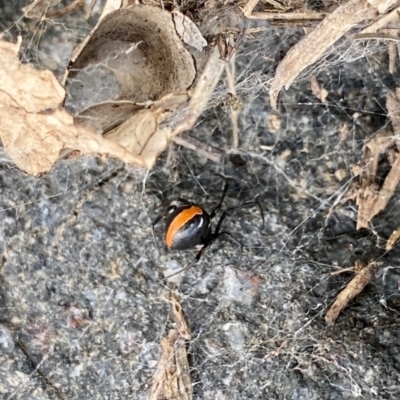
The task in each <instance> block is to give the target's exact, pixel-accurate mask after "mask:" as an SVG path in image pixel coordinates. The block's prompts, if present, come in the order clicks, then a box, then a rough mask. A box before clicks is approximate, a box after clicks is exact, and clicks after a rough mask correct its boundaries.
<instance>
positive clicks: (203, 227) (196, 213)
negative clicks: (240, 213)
mask: <svg viewBox="0 0 400 400" xmlns="http://www.w3.org/2000/svg"><path fill="white" fill-rule="evenodd" d="M219 176H221V178H223V179H224V180H225V187H224V191H223V192H222V196H221V199H220V201H219V203H218V204H217V206H216V207H215V208H214V210H213V211H212V213H211V214H208V213H207V211H206V210H205V209H204V208H203V207H201V206H199V205H198V204H195V203H192V202H190V201H188V200H185V199H182V198H180V197H179V198H178V199H177V200H174V201H171V202H170V203H169V206H168V207H167V208H166V209H165V210H164V211H162V212H161V213H160V214H159V215H158V216H157V218H156V219H155V220H154V221H153V222H152V224H151V228H152V229H153V230H154V227H155V226H156V225H157V224H158V223H159V222H160V220H161V219H162V218H164V217H166V223H165V244H166V245H167V247H168V248H169V249H171V250H187V249H191V248H193V247H196V246H197V245H201V246H202V247H201V249H200V251H199V252H198V253H197V256H196V262H197V261H199V260H200V257H201V256H202V254H203V253H204V251H205V249H206V248H207V247H209V246H211V244H213V243H214V242H215V241H216V240H217V239H218V238H219V237H220V236H221V235H227V236H229V237H231V238H232V239H233V240H234V241H235V242H237V243H238V244H239V245H240V247H241V248H242V247H243V246H242V244H241V243H240V242H239V241H238V240H237V239H235V238H234V237H233V236H232V235H231V233H230V232H227V231H223V230H221V228H222V224H223V222H224V221H225V218H226V217H227V216H229V215H231V214H232V213H233V212H234V211H237V210H240V209H242V208H247V207H253V206H258V207H259V208H260V212H261V218H262V221H263V224H264V212H263V209H262V207H261V204H260V202H259V201H250V202H248V203H244V204H241V205H240V206H237V207H232V208H228V209H227V210H226V211H224V212H223V213H222V215H221V217H220V219H219V221H218V223H217V226H216V228H215V230H214V231H213V230H212V228H211V220H212V219H213V218H214V217H215V215H216V214H217V212H218V211H219V209H220V208H221V206H222V203H223V201H224V199H225V196H226V193H227V192H228V188H229V184H228V181H227V180H226V178H225V177H223V176H222V175H219Z"/></svg>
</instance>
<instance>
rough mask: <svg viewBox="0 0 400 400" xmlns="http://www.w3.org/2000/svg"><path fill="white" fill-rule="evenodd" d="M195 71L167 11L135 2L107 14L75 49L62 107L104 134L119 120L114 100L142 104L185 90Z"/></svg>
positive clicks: (116, 124)
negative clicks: (76, 52) (83, 42)
mask: <svg viewBox="0 0 400 400" xmlns="http://www.w3.org/2000/svg"><path fill="white" fill-rule="evenodd" d="M187 23H188V22H187ZM185 26H186V25H185ZM195 76H196V69H195V66H194V61H193V58H192V56H191V55H190V53H189V52H188V51H187V50H186V49H185V47H184V44H183V42H182V40H181V39H180V38H179V36H178V35H177V33H176V30H175V25H174V22H173V20H172V16H171V14H170V13H169V12H167V11H165V10H162V9H161V8H159V7H152V6H148V5H134V6H131V7H129V8H126V9H120V10H116V11H113V12H111V13H109V14H108V15H106V16H105V17H104V18H103V19H102V20H101V22H100V24H99V25H98V26H97V27H96V29H95V30H94V31H92V32H91V34H90V40H89V41H88V42H87V43H86V45H85V47H84V48H80V53H79V55H78V56H77V58H76V60H75V61H74V62H73V63H72V65H70V69H69V74H68V92H69V94H68V98H67V100H66V106H67V107H68V108H69V109H71V111H73V112H74V114H75V116H76V118H77V122H79V123H80V122H82V120H83V119H84V120H85V126H86V127H90V128H94V129H99V127H101V129H102V130H103V131H102V133H105V132H108V131H109V130H110V129H112V128H114V127H116V126H118V125H119V124H120V123H121V122H123V121H121V118H122V113H121V108H120V107H118V103H119V102H122V103H126V102H131V103H132V104H139V103H140V104H146V103H147V102H149V101H150V103H151V101H156V100H158V99H160V98H161V97H163V96H165V95H167V94H170V93H176V92H184V91H186V90H187V89H188V88H189V87H190V86H191V85H192V83H193V81H194V79H195ZM111 102H112V103H113V108H110V107H109V104H110V103H111ZM139 108H143V107H139ZM81 113H82V114H83V115H81ZM88 114H90V118H88V117H87V116H88ZM131 115H132V114H130V115H125V117H126V119H127V118H128V117H129V116H131ZM105 116H107V118H106V117H105ZM99 119H101V123H99V122H98V121H99ZM91 124H92V125H91Z"/></svg>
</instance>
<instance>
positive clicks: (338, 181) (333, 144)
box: [0, 30, 400, 400]
mask: <svg viewBox="0 0 400 400" xmlns="http://www.w3.org/2000/svg"><path fill="white" fill-rule="evenodd" d="M285 35H286V36H284V35H283V34H282V35H281V36H280V37H279V36H278V35H277V32H276V30H274V31H271V42H269V43H268V45H269V46H273V45H275V46H278V45H282V46H283V47H282V48H283V49H284V48H286V47H285V46H287V47H289V46H290V41H295V40H296V38H297V37H298V35H299V32H297V31H290V30H287V31H285ZM284 38H286V39H287V40H284ZM282 43H283V44H282ZM265 46H266V44H262V45H261V44H260V41H255V42H250V41H249V42H247V43H246V44H245V46H244V47H243V50H242V53H240V54H239V55H238V58H237V60H238V74H239V75H240V74H242V79H243V80H245V78H246V77H250V78H249V79H256V78H257V77H268V75H269V74H270V73H271V72H270V71H271V68H273V66H274V65H275V64H276V60H278V59H279V57H280V54H279V52H278V51H277V50H276V49H275V50H274V51H273V54H274V56H273V57H272V56H271V57H272V58H270V59H269V61H268V60H265V58H263V59H262V58H261V57H262V56H265V55H266V47H265ZM270 48H271V47H270ZM283 51H284V50H283ZM270 53H271V54H272V51H270ZM274 57H275V58H274ZM261 65H262V67H261ZM386 71H387V60H386V55H385V53H383V52H382V54H380V53H377V54H373V55H372V56H370V57H367V58H362V59H360V60H359V61H356V62H353V63H351V64H350V63H349V64H344V65H340V66H338V67H335V68H332V69H329V70H328V71H325V72H323V73H321V74H319V75H318V82H319V83H320V84H321V85H323V86H324V88H325V89H326V90H327V91H328V97H327V100H326V103H325V104H322V103H320V102H319V100H318V99H317V98H316V97H315V96H314V95H313V94H312V92H311V87H310V83H309V81H308V80H305V81H302V82H301V83H299V84H297V85H295V86H294V87H293V88H291V89H290V90H289V91H288V92H286V93H284V94H283V96H282V98H281V108H280V110H279V112H278V113H273V112H272V111H271V108H270V106H269V102H268V96H267V94H266V93H264V92H263V91H253V92H252V91H250V90H243V93H242V101H243V103H244V106H243V110H242V113H241V116H240V133H241V136H240V150H239V151H235V152H233V151H232V152H231V153H230V154H227V155H226V157H225V158H224V159H223V161H222V162H221V163H220V164H218V165H217V164H215V163H213V162H211V161H208V160H206V159H204V158H202V157H199V156H197V155H196V154H195V153H193V152H191V151H188V150H185V149H180V148H177V147H171V148H170V149H169V151H168V152H167V153H166V154H164V155H163V157H161V158H160V160H159V162H158V163H157V166H156V168H155V169H154V170H153V171H150V172H148V173H147V172H146V171H138V170H135V169H133V168H130V167H126V166H124V165H123V164H121V163H119V162H116V161H112V160H111V161H100V160H96V159H94V158H90V157H85V158H82V159H80V160H77V161H63V162H60V163H59V164H58V165H57V167H56V168H55V169H54V170H53V171H52V172H51V173H49V174H48V175H46V176H43V177H40V178H33V177H29V176H25V175H23V174H22V173H20V172H19V171H17V170H15V169H14V168H13V167H12V165H10V163H7V162H4V163H3V164H2V167H1V170H0V191H1V210H2V215H3V218H2V221H3V222H2V224H1V225H0V235H1V241H0V253H1V264H0V310H1V311H0V348H1V351H0V398H1V399H24V400H28V399H29V400H33V399H128V398H130V399H135V400H136V399H137V400H140V399H146V398H148V393H149V390H150V388H151V385H152V377H153V374H154V371H155V368H156V366H157V362H158V359H159V356H160V342H161V339H162V337H163V336H165V335H166V333H167V331H168V329H169V328H170V326H171V318H170V304H169V303H168V298H169V293H170V291H171V290H172V289H171V288H172V286H171V284H167V283H166V281H165V279H164V273H165V271H166V270H167V271H171V270H174V269H177V268H182V267H184V266H186V265H188V264H189V263H191V262H192V261H193V258H194V256H195V254H196V253H195V251H186V252H169V253H166V252H165V251H164V249H163V245H162V234H163V226H162V224H161V225H160V226H159V227H157V229H156V241H157V243H158V247H157V246H156V243H155V241H154V239H153V236H152V234H151V227H150V224H151V220H152V219H153V218H154V217H155V216H156V215H157V213H158V211H159V207H160V204H161V203H162V202H163V201H165V200H167V199H174V198H176V197H178V196H179V197H184V198H187V199H190V200H193V201H195V202H197V203H199V204H202V205H204V207H205V208H206V209H207V210H211V209H212V207H213V206H214V205H215V204H216V203H217V202H218V198H219V195H220V194H221V190H222V184H223V182H221V180H220V178H218V177H217V176H215V174H216V173H221V174H224V175H225V176H227V177H229V182H230V191H229V193H228V196H227V198H226V201H225V204H224V208H226V207H230V206H234V205H238V204H240V203H241V202H245V201H250V200H254V199H255V198H256V197H257V198H258V200H259V201H260V202H261V203H262V205H263V208H264V210H265V225H264V226H262V221H261V218H260V214H259V211H258V210H257V208H250V209H244V210H241V211H240V212H238V213H237V214H235V215H234V216H233V217H232V218H231V219H229V221H228V222H227V224H226V229H227V230H229V231H230V232H231V233H232V234H233V235H234V236H235V237H236V238H238V239H239V240H240V241H241V242H243V244H244V245H245V248H244V250H243V253H242V256H241V257H240V249H239V248H238V246H237V244H235V242H233V241H229V240H226V241H222V240H221V241H217V242H216V243H215V245H213V246H212V247H211V248H210V249H209V250H207V251H206V253H205V254H204V257H203V258H202V260H201V261H200V262H199V263H198V265H196V266H195V267H193V268H191V269H189V270H187V271H185V272H184V274H183V278H182V279H180V280H179V281H178V282H177V284H176V287H175V288H174V289H175V290H176V291H177V292H178V293H180V295H181V302H182V308H183V311H184V313H185V314H186V317H187V320H188V324H189V327H190V330H191V334H192V340H191V341H190V343H189V354H190V360H189V361H190V365H191V367H192V371H191V377H192V382H193V385H194V386H193V390H194V399H195V400H199V399H205V400H208V399H210V400H211V399H212V400H214V399H218V400H223V399H230V400H236V399H237V400H239V399H240V400H244V399H292V400H300V399H304V400H308V399H355V398H364V399H398V398H399V396H400V378H399V368H400V345H399V343H400V337H399V333H398V332H399V329H398V323H399V301H400V297H399V295H398V291H399V282H400V281H399V279H400V276H399V270H398V266H397V260H398V259H399V250H398V249H397V248H395V249H394V250H393V251H392V252H390V253H387V254H386V253H385V240H387V239H388V238H389V236H390V234H391V233H392V231H393V230H394V229H396V228H397V227H398V226H399V225H400V214H399V212H398V211H397V210H398V209H399V204H398V202H399V199H400V198H399V193H398V191H397V192H396V193H395V196H394V197H393V198H392V199H391V201H390V203H389V205H388V207H387V208H386V210H385V211H384V212H383V213H381V214H379V215H378V216H377V217H376V218H375V219H374V220H373V221H372V222H373V223H372V225H373V228H372V229H368V230H367V229H364V230H360V231H356V230H355V227H356V219H357V208H356V206H355V204H354V202H352V201H348V202H346V203H344V204H338V203H339V200H340V196H341V195H342V194H343V193H344V191H345V190H346V188H347V187H348V186H349V185H350V184H351V182H352V174H351V167H352V165H354V164H357V163H359V162H360V159H361V154H362V152H361V150H362V146H363V144H364V140H365V139H366V138H369V137H371V136H372V135H374V134H375V133H376V131H377V130H378V129H380V128H381V127H383V126H385V124H387V123H388V120H387V111H386V109H385V102H386V90H387V89H388V88H391V87H394V86H395V84H396V79H397V77H396V76H393V75H389V74H388V73H387V72H386ZM230 129H231V128H230V117H229V113H228V112H226V111H225V109H224V108H223V107H215V108H213V109H211V110H210V111H208V112H207V113H206V114H205V115H203V116H202V118H201V120H200V121H199V123H198V125H197V126H196V128H195V129H194V130H193V131H192V132H191V135H193V136H196V137H197V138H199V139H202V140H204V141H206V142H207V143H208V144H211V145H213V146H217V147H221V148H223V149H225V150H229V149H230V144H231V136H230ZM3 158H4V157H2V159H3ZM338 171H339V172H338ZM386 173H387V170H385V167H384V164H383V167H382V168H381V170H380V174H381V176H382V177H384V176H385V174H386ZM371 259H379V261H380V262H382V267H381V269H380V272H379V273H378V275H377V277H376V278H375V279H374V280H373V281H372V282H371V284H370V285H368V286H367V288H366V289H365V290H364V291H363V292H362V293H361V294H360V295H359V296H357V298H356V299H355V300H354V301H353V302H352V303H351V304H350V306H349V307H348V308H346V309H345V310H344V311H343V312H342V314H341V315H340V317H339V319H338V321H337V323H336V324H335V325H334V326H333V327H330V328H328V327H327V326H326V324H325V320H324V316H325V313H326V311H327V308H328V307H329V305H330V304H331V302H332V301H333V300H334V298H335V297H336V295H337V294H338V292H339V291H340V290H341V289H342V288H343V286H344V285H345V284H346V283H347V282H348V281H349V279H350V278H351V277H352V276H353V273H352V272H346V273H342V274H337V275H331V274H332V273H333V272H337V271H338V270H340V269H341V268H347V267H351V266H353V265H354V263H355V262H356V261H357V260H360V261H362V262H365V263H367V262H369V261H370V260H371Z"/></svg>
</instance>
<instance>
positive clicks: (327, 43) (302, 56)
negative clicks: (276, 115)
mask: <svg viewBox="0 0 400 400" xmlns="http://www.w3.org/2000/svg"><path fill="white" fill-rule="evenodd" d="M394 3H395V0H370V1H367V0H350V1H348V2H346V3H344V4H342V5H341V6H339V7H338V8H337V9H336V10H335V11H333V12H332V13H331V14H329V15H328V16H327V17H326V18H325V19H324V20H323V21H322V22H321V23H320V24H319V25H318V26H317V27H316V28H315V29H314V30H313V31H311V32H310V33H309V34H308V35H307V36H305V37H304V38H303V39H302V40H300V41H299V42H298V43H297V44H296V45H295V46H293V47H292V48H291V49H290V50H289V52H288V53H287V54H286V56H285V57H284V59H283V60H282V61H281V62H280V64H279V65H278V68H277V70H276V73H275V77H274V78H273V80H272V82H271V90H270V102H271V105H272V108H273V109H274V110H276V109H277V101H278V95H279V92H280V90H281V89H282V88H285V90H287V89H288V88H289V87H290V85H291V84H292V83H293V81H294V80H295V79H296V78H297V77H298V76H299V75H300V74H301V73H302V72H303V71H304V70H305V69H306V68H307V67H309V66H310V65H312V64H314V63H315V62H316V61H318V60H319V59H320V58H321V57H322V56H323V55H324V53H325V52H326V50H327V49H328V48H330V47H331V46H332V45H333V44H334V43H335V42H336V41H337V40H339V39H340V38H341V37H342V36H343V35H344V34H345V33H346V32H348V31H349V30H350V29H352V28H353V27H354V26H356V25H357V24H358V23H360V22H362V21H365V20H371V19H375V18H376V17H377V16H378V14H379V13H383V12H386V10H387V9H388V8H389V7H391V6H392V5H393V4H394Z"/></svg>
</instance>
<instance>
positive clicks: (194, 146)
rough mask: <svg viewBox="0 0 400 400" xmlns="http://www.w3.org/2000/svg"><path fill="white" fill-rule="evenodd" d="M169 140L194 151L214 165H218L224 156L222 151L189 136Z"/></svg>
mask: <svg viewBox="0 0 400 400" xmlns="http://www.w3.org/2000/svg"><path fill="white" fill-rule="evenodd" d="M171 140H172V141H173V142H175V143H176V144H177V145H179V146H182V147H186V148H187V149H190V150H193V151H196V152H197V153H198V154H200V155H202V156H204V157H206V158H208V159H209V160H211V161H214V162H215V163H219V162H220V161H221V158H222V155H223V154H224V152H223V151H222V150H219V149H216V148H214V147H211V146H209V145H207V144H205V143H203V142H201V141H200V140H198V139H196V138H194V137H192V136H189V135H185V136H184V137H182V136H174V137H173V138H172V139H171Z"/></svg>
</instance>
